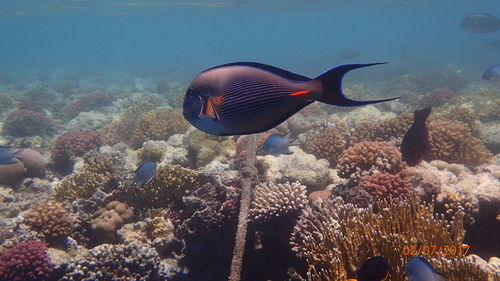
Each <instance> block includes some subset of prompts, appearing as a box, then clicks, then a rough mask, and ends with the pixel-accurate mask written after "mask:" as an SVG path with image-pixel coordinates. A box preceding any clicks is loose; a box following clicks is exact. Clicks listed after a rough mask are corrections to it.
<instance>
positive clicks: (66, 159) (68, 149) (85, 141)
mask: <svg viewBox="0 0 500 281" xmlns="http://www.w3.org/2000/svg"><path fill="white" fill-rule="evenodd" d="M100 145H101V134H100V133H99V132H96V131H92V130H74V131H69V132H67V133H65V134H63V135H61V136H59V137H57V139H56V141H55V142H54V144H53V145H52V154H51V159H52V161H53V162H54V164H55V165H56V167H58V169H60V170H62V171H64V172H69V171H71V169H72V168H73V162H74V160H75V158H76V157H80V156H83V154H84V153H85V152H87V151H89V150H91V149H95V148H98V147H99V146H100Z"/></svg>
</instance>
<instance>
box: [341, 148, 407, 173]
mask: <svg viewBox="0 0 500 281" xmlns="http://www.w3.org/2000/svg"><path fill="white" fill-rule="evenodd" d="M405 167H406V165H405V163H404V162H403V160H402V159H401V153H400V152H399V150H398V149H397V148H396V147H395V146H392V145H390V144H385V143H382V142H371V141H364V142H360V143H356V144H354V145H353V146H351V147H349V148H348V149H346V150H345V151H344V152H342V154H341V155H340V156H339V161H338V165H337V168H338V170H339V176H340V177H343V178H348V179H351V180H353V182H358V181H359V180H360V179H361V178H362V177H363V176H367V175H371V174H374V173H377V172H386V173H391V174H396V173H399V172H401V171H402V170H403V169H404V168H405Z"/></svg>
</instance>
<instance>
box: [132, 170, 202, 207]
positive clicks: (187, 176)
mask: <svg viewBox="0 0 500 281" xmlns="http://www.w3.org/2000/svg"><path fill="white" fill-rule="evenodd" d="M198 186H199V178H198V173H197V172H196V171H194V170H191V169H187V168H183V167H181V166H179V165H172V166H165V167H162V168H159V169H158V170H157V172H156V176H155V178H154V179H153V180H151V182H149V183H148V184H145V185H144V186H142V187H140V188H138V189H137V196H138V198H139V199H140V200H141V201H143V202H144V203H145V204H148V205H153V206H166V205H167V203H168V202H170V200H171V199H172V197H173V196H174V195H179V194H182V193H184V192H185V191H186V190H192V189H195V188H198Z"/></svg>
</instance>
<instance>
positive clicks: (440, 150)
mask: <svg viewBox="0 0 500 281" xmlns="http://www.w3.org/2000/svg"><path fill="white" fill-rule="evenodd" d="M428 126H429V140H430V143H431V151H430V154H429V159H430V160H443V161H446V162H448V163H460V164H464V165H467V166H471V167H475V166H478V165H481V164H483V163H485V162H487V161H489V160H490V159H491V158H492V157H493V155H492V153H491V152H490V151H488V150H487V149H486V148H485V147H484V146H483V144H482V143H481V141H480V140H479V139H477V138H475V137H474V136H473V135H472V132H471V130H470V128H469V127H468V126H467V125H466V124H465V123H463V122H460V121H448V120H433V121H431V122H429V124H428Z"/></svg>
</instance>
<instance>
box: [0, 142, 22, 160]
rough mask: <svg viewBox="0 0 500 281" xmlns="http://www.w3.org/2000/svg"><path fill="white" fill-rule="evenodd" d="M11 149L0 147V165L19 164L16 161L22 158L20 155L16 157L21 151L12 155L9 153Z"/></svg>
mask: <svg viewBox="0 0 500 281" xmlns="http://www.w3.org/2000/svg"><path fill="white" fill-rule="evenodd" d="M11 149H12V147H10V146H3V145H0V165H10V164H15V163H17V162H19V160H17V159H21V158H23V157H22V156H21V155H18V153H19V152H21V151H22V149H21V150H19V151H16V152H14V153H12V152H10V150H11Z"/></svg>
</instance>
